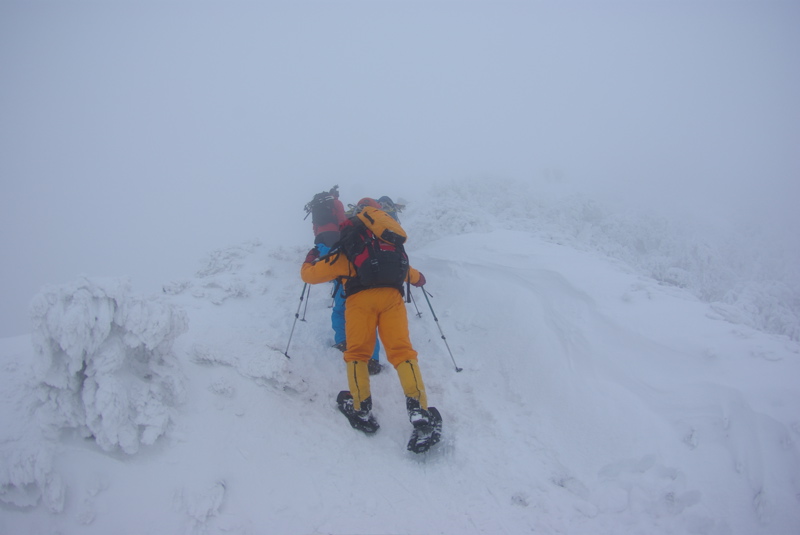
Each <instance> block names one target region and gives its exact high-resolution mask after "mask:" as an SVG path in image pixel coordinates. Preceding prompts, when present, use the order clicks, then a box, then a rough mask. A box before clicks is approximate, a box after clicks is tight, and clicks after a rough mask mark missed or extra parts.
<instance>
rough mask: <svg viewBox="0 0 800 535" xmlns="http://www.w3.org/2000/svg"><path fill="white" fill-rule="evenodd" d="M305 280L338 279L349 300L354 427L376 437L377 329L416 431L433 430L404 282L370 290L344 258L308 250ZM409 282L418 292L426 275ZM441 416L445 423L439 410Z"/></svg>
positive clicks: (411, 273)
mask: <svg viewBox="0 0 800 535" xmlns="http://www.w3.org/2000/svg"><path fill="white" fill-rule="evenodd" d="M300 277H301V278H302V279H303V281H304V282H306V283H309V284H319V283H323V282H329V281H332V280H334V279H339V280H341V281H343V282H344V287H345V295H346V301H347V306H346V309H345V325H346V330H347V349H346V350H345V352H344V361H345V362H346V364H347V380H348V385H349V387H350V394H351V395H352V408H353V411H354V413H355V415H356V417H357V418H359V419H360V420H361V423H362V424H363V426H359V425H357V423H358V422H355V423H354V420H353V419H352V418H351V417H350V415H347V414H346V415H347V416H348V419H350V420H351V425H353V427H355V428H357V429H360V430H362V431H365V432H374V431H375V430H377V428H378V426H377V423H376V422H375V420H374V418H373V417H372V415H371V408H372V397H371V391H370V377H369V372H368V368H367V364H368V362H369V360H370V358H372V352H373V350H374V348H375V330H376V328H377V331H378V335H379V336H380V339H381V341H382V342H383V347H384V351H385V352H386V358H387V360H388V361H389V363H390V364H392V366H394V368H395V370H397V375H398V378H399V379H400V384H401V386H402V388H403V392H404V393H405V395H406V408H407V410H408V413H409V419H410V421H411V423H412V425H414V428H415V430H416V429H424V428H425V427H426V426H430V425H431V414H430V413H429V412H428V400H427V395H426V392H425V384H424V382H423V380H422V375H421V373H420V370H419V364H418V362H417V352H416V350H414V347H413V346H412V344H411V339H410V336H409V331H408V316H407V313H406V307H405V302H404V299H403V293H402V292H403V287H402V286H403V285H402V283H401V284H400V285H398V286H391V287H365V286H364V285H363V284H361V282H360V281H359V280H358V277H357V273H356V267H355V266H354V265H353V263H352V262H351V261H350V260H349V259H348V258H347V257H346V256H345V255H344V254H342V253H337V252H336V251H334V252H332V253H331V254H329V255H327V256H324V257H322V258H320V257H319V251H318V250H317V249H316V248H314V249H311V251H309V253H308V255H307V257H306V259H305V262H304V263H303V266H302V267H301V269H300ZM406 281H407V282H409V283H410V284H412V285H414V286H417V287H421V286H423V285H424V284H425V282H426V281H425V277H424V276H423V274H422V273H420V272H419V271H417V270H416V269H414V268H413V267H411V266H409V267H408V273H407V275H406ZM343 393H344V392H343ZM340 401H341V400H340ZM340 408H341V403H340ZM434 410H435V409H434ZM342 412H345V411H344V410H343V411H342ZM436 417H438V418H440V416H439V414H438V411H436ZM439 424H441V420H439ZM373 427H374V428H373ZM437 439H438V438H437ZM412 440H413V439H412ZM411 446H412V445H411V444H409V449H413V448H412V447H411Z"/></svg>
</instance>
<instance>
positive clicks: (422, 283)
mask: <svg viewBox="0 0 800 535" xmlns="http://www.w3.org/2000/svg"><path fill="white" fill-rule="evenodd" d="M425 282H426V281H425V275H423V274H422V272H420V274H419V280H418V281H417V282H412V283H411V286H416V287H417V288H420V287H422V286H425Z"/></svg>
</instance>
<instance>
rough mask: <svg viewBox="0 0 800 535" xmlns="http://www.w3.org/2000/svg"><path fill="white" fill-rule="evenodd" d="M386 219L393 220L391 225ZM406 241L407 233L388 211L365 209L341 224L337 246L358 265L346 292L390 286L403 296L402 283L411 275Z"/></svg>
mask: <svg viewBox="0 0 800 535" xmlns="http://www.w3.org/2000/svg"><path fill="white" fill-rule="evenodd" d="M387 219H388V220H389V221H391V224H390V225H389V228H387V226H386V225H387V221H386V220H387ZM397 229H399V231H397ZM379 236H380V237H379ZM405 241H406V236H405V232H404V231H403V230H402V228H400V226H399V224H398V223H397V222H396V221H394V220H393V219H392V218H391V217H389V215H388V214H386V213H385V212H382V211H380V210H376V209H374V208H365V209H364V210H362V211H361V212H359V214H358V215H355V216H353V217H351V218H349V219H348V220H347V221H346V222H345V223H344V224H343V225H342V234H341V238H340V239H339V245H338V248H339V251H340V252H342V253H343V254H344V255H345V256H346V257H347V259H348V260H350V262H351V263H352V264H353V266H354V267H355V269H356V276H355V277H352V278H349V279H347V280H345V282H344V288H345V294H346V295H353V294H354V293H357V292H359V291H361V290H365V289H367V288H382V287H388V288H397V289H398V290H399V291H400V294H401V295H404V292H403V283H404V282H405V280H406V276H407V275H408V255H407V254H406V251H405V249H404V248H403V244H404V243H405Z"/></svg>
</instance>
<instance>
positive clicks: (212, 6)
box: [0, 1, 800, 337]
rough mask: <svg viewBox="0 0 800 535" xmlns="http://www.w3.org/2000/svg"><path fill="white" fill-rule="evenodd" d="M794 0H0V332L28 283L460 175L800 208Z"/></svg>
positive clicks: (681, 210) (119, 269)
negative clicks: (326, 194)
mask: <svg viewBox="0 0 800 535" xmlns="http://www.w3.org/2000/svg"><path fill="white" fill-rule="evenodd" d="M798 24H800V4H798V3H797V2H772V1H758V2H756V1H753V2H743V3H740V2H661V1H639V2H603V3H600V2H592V3H577V2H567V3H564V2H555V1H554V2H494V1H492V2H463V3H462V2H437V1H433V2H392V1H386V2H366V1H365V2H318V3H317V2H314V3H311V2H294V3H290V2H285V3H284V2H262V3H255V2H241V1H234V2H226V3H221V2H220V3H217V2H160V3H157V2H144V3H141V2H128V1H118V2H109V3H102V2H70V3H63V2H24V1H5V2H3V3H2V4H0V80H1V82H0V180H1V181H2V182H1V183H0V188H1V189H0V250H2V254H3V262H2V265H1V267H0V285H1V287H2V291H1V292H0V296H2V304H0V312H1V313H2V316H0V336H1V337H5V336H12V335H16V334H22V333H26V332H29V330H30V325H29V320H28V312H27V307H28V303H29V302H30V300H31V299H32V297H33V296H34V295H35V294H36V292H37V291H38V290H39V289H40V288H41V287H42V285H44V284H48V283H62V282H65V281H69V280H72V279H73V278H75V277H76V276H78V275H80V274H88V275H99V276H103V275H113V276H130V277H131V279H132V281H133V284H134V287H135V288H137V289H140V290H141V291H143V292H155V291H158V290H159V288H160V285H161V284H162V283H164V282H166V281H168V280H170V278H172V277H179V276H184V275H191V274H192V273H193V272H194V270H195V269H196V267H197V266H198V263H199V260H200V258H201V257H202V256H203V255H205V254H206V253H208V252H210V251H212V250H214V249H216V248H219V247H226V246H229V245H232V244H236V243H238V242H241V241H243V240H249V239H260V240H262V241H264V242H269V243H279V244H286V245H297V244H302V243H304V242H308V243H309V244H310V243H311V233H310V224H309V223H308V222H307V221H303V216H304V215H305V214H304V213H303V210H302V207H303V205H304V204H305V202H307V201H308V200H309V199H310V197H311V195H312V194H313V193H315V192H317V191H321V190H323V189H328V188H330V187H331V186H332V185H334V184H339V186H340V188H341V190H342V195H343V200H344V201H345V202H354V201H356V200H357V199H358V198H360V197H363V196H366V195H372V196H380V195H390V196H393V197H403V198H405V199H407V200H409V202H413V201H414V199H419V198H423V197H424V196H425V195H426V192H427V191H429V188H430V187H431V186H432V185H433V184H441V183H447V182H449V181H457V180H462V179H466V178H473V177H490V178H491V177H498V178H504V179H506V178H512V179H515V180H520V181H525V182H531V181H550V182H552V181H557V182H559V183H560V184H561V186H562V187H563V188H564V189H565V190H569V191H575V192H581V193H584V194H587V195H591V196H595V197H596V198H598V199H600V200H602V201H604V202H609V203H622V204H625V205H627V206H636V207H639V208H645V209H651V210H657V211H661V212H663V213H665V214H671V215H672V216H674V217H681V218H683V217H686V215H687V214H691V215H692V216H693V217H697V218H698V221H702V222H703V223H704V224H709V225H716V226H719V227H725V226H731V225H743V226H748V225H755V224H758V225H763V226H764V228H766V229H767V232H768V233H769V234H770V235H774V236H784V235H785V236H786V239H791V240H792V242H789V243H796V241H797V240H796V230H797V229H798V228H800V225H798V223H800V221H798V219H800V218H799V217H798V216H797V214H796V212H797V210H796V209H795V206H794V205H795V204H796V203H797V201H798V199H800V180H798V178H800V156H798V154H799V153H800V150H798V147H800V98H798V95H800V69H798V68H797V66H798V65H800V33H798V32H797V28H798Z"/></svg>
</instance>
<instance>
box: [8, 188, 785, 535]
mask: <svg viewBox="0 0 800 535" xmlns="http://www.w3.org/2000/svg"><path fill="white" fill-rule="evenodd" d="M495 189H496V188H495ZM483 193H485V192H481V191H477V192H476V191H474V190H473V191H472V193H464V192H463V191H462V192H460V194H461V196H462V198H459V192H455V195H453V192H450V193H449V196H448V197H447V199H445V196H444V195H442V196H441V197H440V198H438V199H436V202H433V203H430V204H425V205H422V204H420V205H419V206H418V207H416V208H413V205H412V208H409V211H408V213H406V214H404V218H405V219H404V224H405V226H406V227H407V229H408V230H409V234H410V236H411V238H410V239H411V241H410V244H409V252H410V255H411V260H412V264H413V265H414V266H415V267H417V268H418V269H420V270H421V271H422V272H423V273H425V276H426V278H427V280H428V285H427V286H426V288H427V289H428V290H429V291H430V292H431V294H432V296H433V297H432V299H431V305H432V306H433V310H434V311H435V313H436V316H437V317H438V320H439V325H438V326H437V325H436V323H435V322H434V319H433V314H432V313H431V309H430V308H429V307H428V303H427V302H426V301H425V300H424V298H423V296H422V294H421V293H419V291H418V290H416V293H415V294H414V295H415V298H416V299H415V303H413V304H409V305H408V311H409V322H410V326H411V333H412V340H413V342H414V344H415V346H416V348H417V350H418V351H419V353H420V363H421V367H422V369H423V372H424V373H425V380H426V383H427V386H428V391H429V392H428V396H429V400H430V402H431V404H432V405H435V406H437V407H438V408H439V409H440V411H441V412H442V414H443V417H444V421H445V423H444V430H445V438H444V440H443V442H442V443H440V444H439V445H438V446H437V447H436V448H435V449H434V450H432V451H431V452H429V453H428V454H425V455H421V456H416V455H414V454H412V453H409V452H407V451H405V442H406V440H407V437H408V434H409V432H410V425H409V423H408V421H407V419H406V416H405V409H404V406H403V396H402V391H401V390H400V387H399V384H398V381H397V377H396V374H395V372H394V371H393V370H391V369H385V370H384V372H383V373H381V374H380V375H377V376H374V377H373V388H372V390H373V397H374V399H375V413H376V415H377V417H378V419H379V421H380V422H381V426H382V427H381V430H380V432H379V433H378V434H377V435H376V436H373V437H366V436H364V435H362V434H360V433H358V432H356V431H354V430H353V429H351V428H350V427H349V425H348V424H347V422H346V421H345V420H344V418H342V416H341V415H340V414H339V413H338V412H337V411H336V410H335V404H334V400H335V396H336V394H337V393H338V392H339V390H342V389H344V388H346V381H345V378H344V373H343V364H342V360H341V354H340V353H339V352H338V351H336V350H335V349H332V348H331V347H330V345H331V343H332V331H331V330H330V322H329V309H328V306H329V304H330V297H329V288H328V285H319V286H314V287H312V289H311V293H310V296H309V298H308V300H307V301H303V302H301V301H300V295H301V290H302V288H303V285H302V282H300V280H299V276H298V271H299V267H300V263H301V262H302V259H303V257H304V253H305V250H306V247H305V246H298V247H297V248H294V249H285V248H276V247H273V246H271V245H270V244H269V242H268V240H266V239H262V240H261V241H253V242H250V243H244V244H241V245H239V246H234V247H231V248H228V249H225V250H220V251H215V252H213V253H212V254H210V255H209V257H208V258H207V259H206V260H205V262H204V263H203V265H202V267H201V269H200V270H199V271H198V272H197V274H196V275H195V276H194V277H189V278H186V279H184V280H179V281H171V282H170V283H168V284H166V285H165V287H164V294H163V295H160V296H156V297H147V298H145V297H141V296H135V295H130V292H129V291H127V290H126V285H125V281H124V280H107V279H92V278H91V277H89V278H87V279H84V280H81V281H76V282H75V283H72V284H69V285H64V286H53V287H50V288H47V289H45V290H44V291H43V292H42V294H40V295H39V296H38V297H37V299H36V300H35V303H34V307H33V313H34V317H35V319H36V321H37V322H36V325H37V329H36V332H35V333H34V337H33V338H34V343H33V344H32V343H31V341H30V339H28V338H27V337H20V338H13V339H7V340H3V341H2V344H0V358H1V359H2V360H1V361H0V362H1V363H2V364H1V365H2V370H3V373H2V375H0V377H2V379H0V380H2V403H1V404H0V411H2V412H1V413H0V414H2V421H3V424H4V425H3V426H2V431H0V433H2V435H1V439H0V451H2V465H0V483H1V484H2V487H0V500H2V501H3V505H2V508H0V533H9V534H11V533H13V534H23V533H25V534H27V533H42V534H44V533H61V534H65V535H67V534H70V535H71V534H106V533H115V534H141V533H165V534H171V533H235V534H262V533H264V534H266V533H276V534H277V533H280V534H290V533H297V534H306V533H320V534H321V533H431V534H433V533H443V534H463V533H492V534H496V533H508V534H517V533H569V534H575V533H578V534H596V533H604V534H629V533H648V534H650V533H697V534H709V535H711V534H714V535H720V534H737V535H738V534H741V535H751V534H757V533H764V534H778V535H781V534H794V533H797V532H798V530H800V512H799V511H800V504H799V503H798V501H800V499H799V498H798V496H800V455H799V453H800V452H799V451H798V445H797V441H798V438H799V436H800V411H798V409H800V387H799V386H798V383H797V378H798V377H800V346H798V343H797V341H796V340H792V338H791V336H790V331H787V332H786V334H775V333H767V332H764V331H763V330H756V329H755V328H754V326H757V325H756V324H757V322H756V321H752V320H747V321H745V320H741V321H739V322H737V323H734V322H733V320H734V319H736V318H737V317H739V318H741V317H744V312H740V313H739V315H738V316H737V314H734V313H733V312H732V310H734V308H732V307H733V305H732V304H731V303H727V304H724V305H723V304H720V303H716V304H711V303H708V302H705V301H702V300H701V299H700V298H699V297H698V296H697V292H696V291H695V288H694V287H692V286H691V284H689V282H688V281H689V280H690V279H691V278H692V277H693V276H694V274H695V272H693V271H692V270H691V269H690V268H691V266H688V267H687V266H686V264H684V267H683V270H684V274H685V276H686V280H685V281H684V284H682V286H683V287H680V286H679V285H676V284H667V282H668V281H665V280H660V281H659V280H657V279H656V278H654V277H653V276H652V274H653V273H652V271H648V270H647V269H643V266H644V265H645V264H647V263H648V262H650V261H651V260H652V258H650V257H647V255H646V254H645V253H644V252H643V253H642V256H641V258H640V262H639V263H638V264H637V262H631V261H629V260H628V259H625V258H622V257H621V255H612V256H613V257H609V256H606V255H608V254H611V253H610V252H609V250H607V249H608V247H589V246H588V245H591V244H594V245H597V244H598V243H600V241H599V240H598V238H597V236H598V233H599V232H600V231H599V230H598V229H600V228H603V226H602V225H599V224H597V222H598V218H600V219H601V220H603V221H606V222H607V221H608V219H607V218H605V219H604V218H602V217H600V216H599V215H598V212H597V211H595V212H593V213H592V214H591V215H590V216H586V215H585V214H586V213H585V209H586V206H587V205H586V204H585V203H579V204H577V205H570V206H572V208H569V209H565V208H563V206H562V207H561V208H560V209H558V210H555V209H554V208H552V206H551V208H549V209H550V210H551V212H550V213H551V215H552V217H547V218H544V216H543V214H544V213H546V211H547V209H548V208H547V207H541V206H538V207H537V206H535V205H533V204H532V203H531V202H530V199H528V200H527V201H526V200H525V199H519V197H516V198H514V197H513V196H512V197H508V199H507V202H506V204H505V205H502V206H501V204H500V203H496V204H493V203H492V200H491V199H490V200H489V202H488V205H487V202H486V198H487V196H486V195H484V194H483ZM464 195H466V196H467V197H468V198H463V197H464ZM478 198H481V199H482V202H483V204H482V205H481V206H480V207H479V208H476V207H475V206H473V200H474V199H478ZM448 203H450V204H448ZM574 206H583V208H582V209H579V210H577V212H580V213H581V214H583V215H581V216H580V217H582V218H583V221H584V223H585V222H586V221H590V220H591V221H594V222H595V226H594V227H593V228H594V237H593V238H592V239H587V238H586V235H587V234H586V231H585V230H586V225H584V231H583V232H573V231H572V230H573V229H574V226H572V227H571V226H570V224H565V219H569V221H575V220H576V219H575V218H573V217H572V215H570V214H573V215H574V214H575V213H576V210H575V209H574ZM526 210H527V211H528V213H527V214H526ZM534 212H535V213H534ZM555 214H558V215H557V216H556V215H555ZM580 217H579V218H578V219H580ZM511 221H515V222H516V223H514V224H510V223H509V222H511ZM615 228H616V229H617V230H619V228H620V226H616V227H615ZM605 229H606V231H605V234H604V236H606V238H603V241H602V243H604V244H612V243H616V245H617V246H618V247H619V248H620V249H622V248H623V243H622V242H623V241H624V240H620V241H617V242H614V240H613V239H611V238H607V237H608V236H611V235H612V234H610V233H609V232H608V231H607V230H608V226H606V227H605ZM628 231H629V229H628ZM664 238H665V239H666V238H674V236H664ZM600 249H603V251H602V252H603V253H605V254H601V252H600ZM716 261H719V259H713V258H712V259H711V260H707V262H711V263H713V262H716ZM675 272H676V273H677V271H675ZM306 305H307V308H306ZM298 307H300V308H299V315H300V319H301V320H300V321H297V322H296V325H295V328H294V332H293V335H292V339H291V344H290V345H289V347H288V354H289V356H290V357H291V358H289V359H287V358H286V357H285V356H284V354H283V353H284V351H286V349H287V344H289V336H290V333H291V332H292V327H293V324H294V323H295V312H296V311H297V310H298ZM417 312H419V316H421V317H419V316H418V314H417ZM789 324H791V321H789ZM439 327H441V329H442V331H443V332H444V334H445V335H446V337H447V343H448V344H449V347H450V349H452V355H453V358H454V359H455V360H456V362H457V364H458V366H460V367H462V368H463V371H462V372H460V373H457V372H456V371H455V367H454V364H453V361H452V359H451V355H450V354H449V353H448V349H447V346H446V345H445V343H444V341H443V340H442V339H441V334H440V331H439ZM98 393H103V395H99V394H98Z"/></svg>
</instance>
